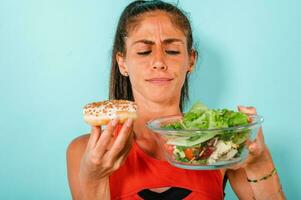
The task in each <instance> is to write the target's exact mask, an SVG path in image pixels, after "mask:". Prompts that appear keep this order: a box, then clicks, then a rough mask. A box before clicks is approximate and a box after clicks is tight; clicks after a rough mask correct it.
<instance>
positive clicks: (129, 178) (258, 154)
mask: <svg viewBox="0 0 301 200" xmlns="http://www.w3.org/2000/svg"><path fill="white" fill-rule="evenodd" d="M192 46H193V37H192V31H191V27H190V23H189V20H188V19H187V17H186V16H185V15H184V14H183V12H182V11H180V10H179V9H178V8H176V7H175V6H173V5H171V4H168V3H164V2H162V1H135V2H133V3H131V4H129V5H128V6H127V7H126V8H125V10H124V11H123V13H122V15H121V17H120V20H119V24H118V27H117V31H116V35H115V41H114V48H113V53H112V69H111V88H110V98H111V99H128V100H134V101H135V102H136V103H137V105H138V108H139V110H138V116H139V117H138V119H137V120H136V121H135V122H133V121H132V120H128V121H127V122H126V123H125V124H124V125H123V126H122V129H121V130H120V133H119V135H118V137H117V138H116V140H114V139H112V134H113V132H114V130H115V128H116V125H117V121H116V120H113V121H111V122H110V123H109V125H108V126H107V127H106V129H105V130H102V129H101V127H92V130H91V133H90V134H88V135H83V136H81V137H79V138H76V139H75V140H73V141H72V142H71V144H70V145H69V147H68V150H67V162H68V178H69V184H70V188H71V193H72V196H73V199H89V200H93V199H156V198H157V199H223V180H224V177H225V176H227V177H228V178H229V180H230V183H231V186H232V188H233V190H234V191H235V193H236V194H237V196H238V198H239V199H254V198H255V199H284V198H285V197H284V194H283V192H282V190H281V185H280V182H279V178H278V176H277V174H276V173H275V170H274V169H275V166H274V164H273V161H272V158H271V156H270V153H269V150H268V148H267V147H266V145H265V143H264V139H263V134H262V131H261V130H260V131H259V134H258V137H257V139H256V140H255V142H253V143H251V144H250V145H249V150H250V155H249V156H248V158H247V160H246V161H245V162H244V163H243V164H240V165H237V166H234V167H232V168H231V169H227V170H225V169H222V170H211V171H197V170H185V169H179V168H175V167H173V166H171V165H169V164H168V163H167V162H165V161H163V156H162V155H161V151H160V148H159V146H158V143H157V142H156V139H155V138H154V137H155V136H154V135H153V134H152V133H151V132H150V131H149V129H147V128H146V126H145V123H146V122H147V121H149V120H150V119H154V118H157V117H161V116H166V115H175V114H180V113H181V110H182V106H183V104H184V103H185V100H186V99H187V98H188V81H187V79H188V76H189V73H190V72H191V71H192V70H193V68H194V66H195V63H196V57H197V53H196V51H195V50H194V49H193V47H192ZM239 110H240V111H241V112H244V113H247V114H254V113H255V112H256V110H255V108H253V107H243V106H241V107H239ZM253 179H254V180H255V181H254V180H253ZM261 179H262V180H261ZM247 180H249V182H248V181H247ZM250 180H251V182H250ZM252 180H253V181H252Z"/></svg>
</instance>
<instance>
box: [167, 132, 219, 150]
mask: <svg viewBox="0 0 301 200" xmlns="http://www.w3.org/2000/svg"><path fill="white" fill-rule="evenodd" d="M217 134H218V132H202V133H201V134H196V135H194V136H191V137H178V138H175V139H171V140H168V141H167V144H170V145H176V146H184V147H190V146H195V145H197V144H201V143H203V142H205V141H207V140H210V139H211V138H213V137H214V136H216V135H217Z"/></svg>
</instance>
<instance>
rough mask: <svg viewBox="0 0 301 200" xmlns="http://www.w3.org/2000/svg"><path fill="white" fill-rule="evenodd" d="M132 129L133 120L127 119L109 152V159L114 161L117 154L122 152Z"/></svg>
mask: <svg viewBox="0 0 301 200" xmlns="http://www.w3.org/2000/svg"><path fill="white" fill-rule="evenodd" d="M132 128H133V119H128V120H127V121H126V123H125V124H124V125H123V126H122V128H121V130H120V132H119V134H118V136H117V138H116V140H115V142H114V144H113V146H112V148H111V151H110V157H111V158H112V159H116V157H118V154H119V153H120V152H121V151H123V150H124V148H125V146H126V144H127V142H128V138H129V137H130V135H131V133H132Z"/></svg>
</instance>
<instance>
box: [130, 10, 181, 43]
mask: <svg viewBox="0 0 301 200" xmlns="http://www.w3.org/2000/svg"><path fill="white" fill-rule="evenodd" d="M158 37H160V38H161V39H162V40H164V39H166V38H179V39H182V40H183V42H184V40H185V38H186V36H185V34H184V30H180V27H179V26H177V25H176V24H175V23H173V21H172V16H170V14H168V13H166V12H164V11H152V12H147V13H144V14H143V15H142V16H139V17H138V18H137V20H136V22H135V24H133V26H132V27H131V28H130V30H129V32H128V39H130V40H139V39H145V38H147V39H152V40H155V39H156V38H157V39H158Z"/></svg>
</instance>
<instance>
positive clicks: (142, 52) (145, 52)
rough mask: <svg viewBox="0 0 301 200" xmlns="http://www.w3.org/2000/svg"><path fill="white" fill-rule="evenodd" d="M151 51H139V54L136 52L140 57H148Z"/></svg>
mask: <svg viewBox="0 0 301 200" xmlns="http://www.w3.org/2000/svg"><path fill="white" fill-rule="evenodd" d="M151 52H152V51H141V52H137V54H138V55H142V56H145V55H148V54H150V53H151Z"/></svg>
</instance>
